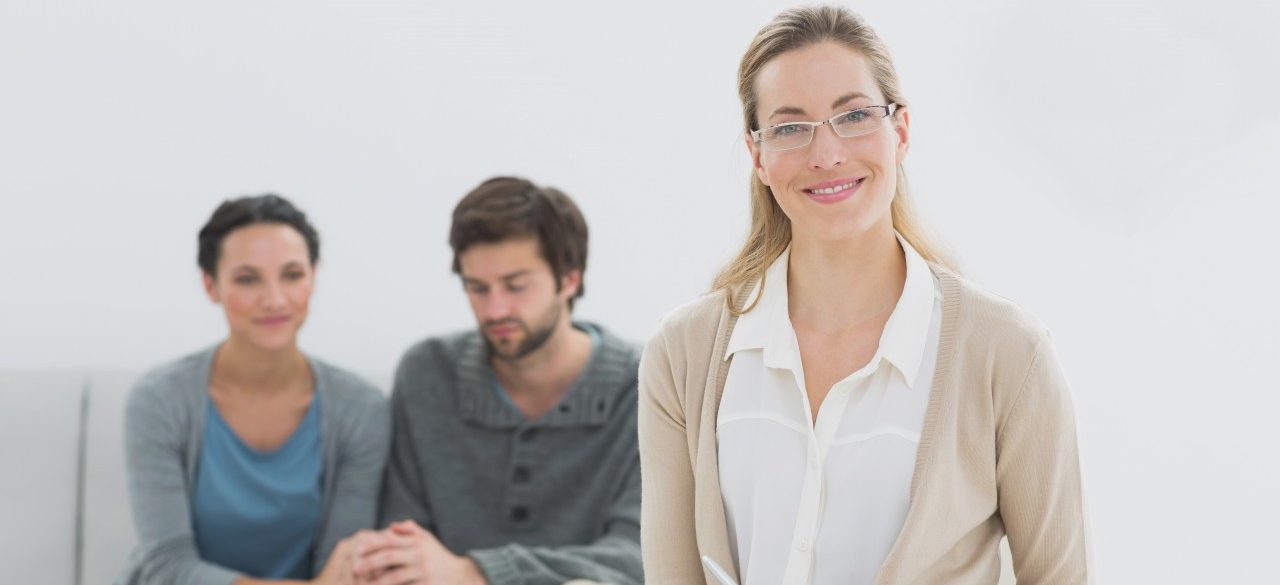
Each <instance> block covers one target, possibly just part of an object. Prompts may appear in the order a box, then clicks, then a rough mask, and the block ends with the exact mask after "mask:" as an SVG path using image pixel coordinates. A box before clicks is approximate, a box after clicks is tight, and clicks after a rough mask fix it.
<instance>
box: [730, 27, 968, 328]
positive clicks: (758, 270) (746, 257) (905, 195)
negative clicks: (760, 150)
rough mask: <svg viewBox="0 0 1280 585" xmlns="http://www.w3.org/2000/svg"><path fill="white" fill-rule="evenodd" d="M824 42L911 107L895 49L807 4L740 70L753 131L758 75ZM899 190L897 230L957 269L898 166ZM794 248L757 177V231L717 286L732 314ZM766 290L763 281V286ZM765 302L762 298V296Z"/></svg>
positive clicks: (759, 36) (765, 37)
mask: <svg viewBox="0 0 1280 585" xmlns="http://www.w3.org/2000/svg"><path fill="white" fill-rule="evenodd" d="M823 41H835V42H837V43H840V44H843V45H845V46H846V47H849V48H850V49H853V50H854V51H857V52H858V53H859V54H861V55H862V56H863V57H865V58H866V60H867V63H868V64H869V65H870V67H871V73H872V76H874V77H875V80H876V83H877V84H878V85H879V87H880V91H881V92H882V93H883V94H884V97H885V99H886V100H887V101H888V102H889V103H896V104H898V106H899V107H905V106H906V105H907V100H906V96H904V95H902V89H901V88H900V87H899V85H898V73H897V71H895V70H894V67H893V60H892V59H891V58H890V56H889V49H888V47H886V46H885V44H884V41H882V40H881V39H880V37H879V35H877V34H876V32H875V31H874V30H872V29H871V27H870V26H868V25H867V23H866V22H864V21H863V20H862V18H861V17H859V16H858V15H856V14H854V13H852V12H850V11H848V10H846V9H844V8H840V7H837V6H804V7H798V8H792V9H790V10H787V11H785V12H783V13H781V14H779V15H778V16H776V17H774V19H773V21H771V22H770V23H769V24H767V25H765V27H764V28H762V29H760V32H758V33H756V36H755V38H754V39H752V41H751V46H750V47H748V48H747V52H746V54H745V55H743V56H742V63H741V64H740V65H739V66H738V97H739V99H741V100H742V117H743V121H744V124H745V128H746V131H747V132H750V131H752V130H756V129H757V128H756V126H757V124H756V108H757V107H758V100H757V96H756V87H755V82H756V76H757V75H758V74H759V73H760V70H761V69H762V68H763V67H764V65H765V64H766V63H768V62H769V61H770V60H772V59H773V58H774V57H777V56H778V55H781V54H783V53H786V52H787V51H791V50H795V49H800V48H803V47H807V46H809V45H813V44H815V43H819V42H823ZM897 174H898V177H897V188H896V190H895V191H894V196H893V203H892V205H891V206H890V215H891V216H892V220H893V227H894V229H896V230H897V231H898V233H901V234H902V237H903V238H905V239H906V240H907V242H909V243H910V244H911V246H912V247H914V248H915V249H916V251H918V252H919V253H920V255H921V256H922V257H924V259H925V260H926V261H929V262H933V263H937V264H941V265H943V266H945V267H947V268H949V269H952V270H954V266H953V264H952V262H951V259H950V257H949V254H947V253H946V251H945V250H944V249H943V247H942V245H941V244H940V243H939V242H938V240H937V239H936V237H934V236H933V235H932V234H931V233H930V232H929V230H928V229H927V228H925V226H924V225H923V223H922V222H921V220H920V217H919V214H918V213H917V212H916V209H915V206H914V205H913V204H912V203H911V198H910V193H909V190H908V188H907V175H906V172H905V171H904V170H903V168H902V165H898V173H897ZM790 244H791V220H789V219H788V218H787V216H786V214H784V213H783V212H782V208H781V207H778V202H777V201H776V200H774V198H773V191H772V190H770V189H769V187H768V186H767V185H765V184H764V183H762V182H761V181H760V178H759V177H758V176H756V174H755V172H754V171H753V172H752V173H751V230H750V232H749V233H748V234H747V241H746V242H745V243H744V244H743V245H742V249H741V250H740V251H739V252H738V255H737V257H735V258H734V259H733V261H732V262H730V263H729V264H728V265H727V266H725V267H724V268H723V269H721V270H720V273H719V274H717V275H716V278H715V282H714V284H713V285H712V287H713V288H714V289H716V290H723V291H724V292H725V297H726V302H727V303H728V304H729V310H730V311H731V312H733V313H734V314H735V315H740V314H742V313H745V312H747V311H750V310H751V309H752V308H754V307H755V304H756V303H754V302H753V303H752V304H751V306H748V307H745V308H741V309H740V308H738V307H736V306H734V302H733V298H734V296H735V293H736V292H737V291H738V290H740V289H742V288H743V287H745V286H747V285H749V284H751V283H753V282H755V281H756V280H761V279H763V278H764V273H765V270H767V269H768V268H769V265H770V264H772V263H773V261H774V260H776V259H777V258H778V256H780V255H781V254H782V252H783V250H786V248H787V246H788V245H790ZM762 286H763V283H762ZM756 302H759V295H757V296H756Z"/></svg>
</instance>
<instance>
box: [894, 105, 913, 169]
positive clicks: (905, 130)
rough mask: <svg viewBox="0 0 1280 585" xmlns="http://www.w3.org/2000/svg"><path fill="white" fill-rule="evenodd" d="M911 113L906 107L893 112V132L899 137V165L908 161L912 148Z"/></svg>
mask: <svg viewBox="0 0 1280 585" xmlns="http://www.w3.org/2000/svg"><path fill="white" fill-rule="evenodd" d="M910 128H911V113H910V112H908V111H907V109H906V108H905V107H899V108H898V109H897V110H895V111H894V112H893V131H894V132H895V133H896V134H897V135H898V148H897V150H898V152H897V159H898V164H902V161H904V160H907V150H908V149H909V148H910V147H911V130H910Z"/></svg>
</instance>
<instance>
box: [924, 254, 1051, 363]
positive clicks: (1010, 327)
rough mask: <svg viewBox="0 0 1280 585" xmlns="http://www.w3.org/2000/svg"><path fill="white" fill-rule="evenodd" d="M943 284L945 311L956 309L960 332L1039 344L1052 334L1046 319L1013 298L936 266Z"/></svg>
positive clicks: (1000, 340) (997, 340)
mask: <svg viewBox="0 0 1280 585" xmlns="http://www.w3.org/2000/svg"><path fill="white" fill-rule="evenodd" d="M934 272H935V274H937V276H938V283H939V284H940V285H941V288H942V299H943V312H944V313H945V312H946V310H947V309H948V305H952V307H951V308H954V309H955V310H956V318H955V327H956V329H957V331H956V333H957V334H967V336H978V337H981V338H986V339H989V340H991V341H993V342H1004V343H1011V344H1017V345H1027V344H1031V345H1036V344H1039V343H1040V342H1042V341H1043V340H1045V339H1047V338H1048V337H1049V330H1048V328H1046V327H1045V325H1044V322H1042V321H1041V320H1040V318H1038V317H1036V316H1035V314H1033V313H1032V312H1031V311H1029V310H1027V309H1026V308H1024V307H1022V306H1021V305H1019V304H1018V303H1016V302H1014V301H1013V300H1011V299H1009V298H1007V297H1004V296H1001V295H999V294H996V293H994V292H992V291H991V290H989V289H987V288H986V287H984V286H982V285H980V284H978V283H975V282H973V281H971V280H969V279H967V278H964V277H962V276H960V275H958V274H955V273H953V272H950V271H947V270H946V269H938V268H935V270H934Z"/></svg>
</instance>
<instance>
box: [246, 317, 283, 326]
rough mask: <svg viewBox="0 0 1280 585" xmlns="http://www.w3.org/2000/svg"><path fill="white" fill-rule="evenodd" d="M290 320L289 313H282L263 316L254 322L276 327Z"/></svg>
mask: <svg viewBox="0 0 1280 585" xmlns="http://www.w3.org/2000/svg"><path fill="white" fill-rule="evenodd" d="M288 322H289V316H288V315H280V316H276V317H262V318H260V319H254V323H257V324H259V325H262V326H265V327H275V326H278V325H284V324H285V323H288Z"/></svg>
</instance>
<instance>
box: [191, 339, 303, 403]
mask: <svg viewBox="0 0 1280 585" xmlns="http://www.w3.org/2000/svg"><path fill="white" fill-rule="evenodd" d="M309 377H310V368H309V367H308V366H307V360H306V358H305V357H304V356H303V355H302V352H301V351H298V348H297V346H293V345H291V346H289V347H287V348H284V349H280V350H274V351H272V350H263V349H261V348H257V347H253V346H251V345H249V344H246V343H243V342H239V341H237V340H236V339H234V338H229V339H227V341H226V342H224V343H223V344H222V346H221V347H219V348H218V353H217V355H216V356H214V360H213V375H212V380H211V383H212V384H213V385H215V386H218V387H221V388H223V389H226V390H233V391H236V392H246V393H255V394H260V393H266V394H270V393H275V392H282V391H287V390H290V389H294V388H298V387H300V384H299V381H300V380H306V379H307V378H309ZM310 386H311V384H310V383H307V384H306V385H305V387H308V388H309V387H310Z"/></svg>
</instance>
